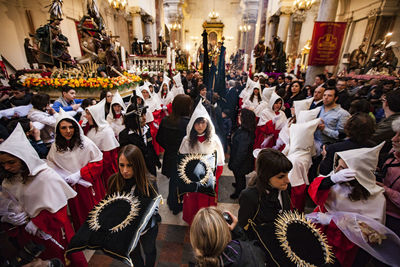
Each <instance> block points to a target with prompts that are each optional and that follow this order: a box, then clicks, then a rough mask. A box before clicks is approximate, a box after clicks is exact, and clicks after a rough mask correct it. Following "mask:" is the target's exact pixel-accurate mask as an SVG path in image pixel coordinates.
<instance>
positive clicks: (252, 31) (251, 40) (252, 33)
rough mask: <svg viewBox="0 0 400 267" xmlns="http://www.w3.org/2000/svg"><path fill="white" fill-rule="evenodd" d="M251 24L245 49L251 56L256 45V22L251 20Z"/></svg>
mask: <svg viewBox="0 0 400 267" xmlns="http://www.w3.org/2000/svg"><path fill="white" fill-rule="evenodd" d="M248 25H250V27H251V28H250V30H249V31H247V32H246V33H245V34H246V40H245V47H246V48H245V49H246V50H245V51H246V54H248V55H249V56H250V55H251V51H252V50H253V49H254V46H255V37H256V22H251V23H248Z"/></svg>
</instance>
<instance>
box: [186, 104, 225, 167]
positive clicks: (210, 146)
mask: <svg viewBox="0 0 400 267" xmlns="http://www.w3.org/2000/svg"><path fill="white" fill-rule="evenodd" d="M198 118H205V119H206V120H207V122H208V123H209V125H210V130H211V137H210V140H209V142H202V143H199V144H198V146H195V148H192V147H190V145H189V137H190V131H191V130H192V128H193V125H194V122H195V121H196V119H198ZM214 151H217V165H218V166H223V165H224V162H225V155H224V148H223V147H222V144H221V141H220V140H219V137H218V136H217V135H216V134H215V128H214V125H213V123H212V121H211V118H210V116H209V115H208V112H207V110H206V109H205V107H204V106H203V104H202V102H201V101H199V103H198V104H197V106H196V108H195V110H194V111H193V114H192V116H191V117H190V120H189V123H188V125H187V127H186V136H185V137H184V138H183V140H182V143H181V146H180V147H179V153H182V154H188V153H200V154H211V153H213V152H214Z"/></svg>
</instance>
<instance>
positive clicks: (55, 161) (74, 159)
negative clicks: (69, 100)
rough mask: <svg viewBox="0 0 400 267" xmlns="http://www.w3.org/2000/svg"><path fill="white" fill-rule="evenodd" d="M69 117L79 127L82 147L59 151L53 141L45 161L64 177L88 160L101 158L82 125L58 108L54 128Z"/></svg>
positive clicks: (98, 150)
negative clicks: (58, 111)
mask: <svg viewBox="0 0 400 267" xmlns="http://www.w3.org/2000/svg"><path fill="white" fill-rule="evenodd" d="M64 119H70V120H71V121H72V122H73V123H74V124H76V125H77V126H78V128H79V133H80V137H81V140H82V144H83V148H82V149H81V148H80V147H75V148H74V149H73V150H72V151H70V150H69V151H65V152H59V151H57V147H56V144H55V143H53V144H52V145H51V148H50V150H49V154H48V155H47V162H48V164H49V166H50V167H52V168H53V169H54V170H55V171H56V172H57V173H58V174H59V175H60V176H61V177H64V178H65V177H66V176H68V175H70V174H72V173H75V172H77V171H79V170H80V169H81V168H83V167H84V166H86V165H87V164H88V163H89V162H97V161H100V160H102V159H103V153H101V151H100V149H99V148H98V147H97V146H96V145H95V144H94V142H93V141H92V140H90V138H88V137H87V136H85V135H84V133H83V130H82V127H81V126H80V125H79V123H77V122H76V120H75V119H74V118H72V117H71V116H70V115H69V114H68V113H66V112H65V111H63V110H62V109H60V113H59V116H58V118H57V124H56V129H57V127H58V124H59V123H60V122H61V121H62V120H64ZM56 139H57V136H56Z"/></svg>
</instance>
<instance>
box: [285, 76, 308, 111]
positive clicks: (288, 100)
mask: <svg viewBox="0 0 400 267" xmlns="http://www.w3.org/2000/svg"><path fill="white" fill-rule="evenodd" d="M306 97H307V95H306V93H305V92H304V90H303V84H302V83H301V82H300V81H294V82H292V83H291V84H290V87H289V91H288V92H286V95H285V97H284V98H283V100H285V108H286V109H285V114H286V117H288V118H290V117H291V116H292V113H291V112H290V108H291V107H293V102H294V101H298V100H303V99H306Z"/></svg>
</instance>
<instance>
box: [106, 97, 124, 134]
mask: <svg viewBox="0 0 400 267" xmlns="http://www.w3.org/2000/svg"><path fill="white" fill-rule="evenodd" d="M125 110H126V106H125V103H124V100H122V97H121V95H120V94H119V93H118V92H116V93H115V94H114V96H113V99H112V101H111V105H110V112H109V113H108V115H107V122H108V123H109V124H110V126H111V128H112V129H113V131H114V135H115V137H116V138H117V139H118V135H119V133H120V132H121V131H122V130H123V129H125V125H124V118H123V116H122V115H123V114H124V113H125Z"/></svg>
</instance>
